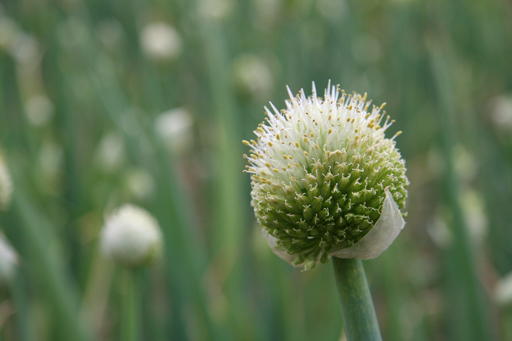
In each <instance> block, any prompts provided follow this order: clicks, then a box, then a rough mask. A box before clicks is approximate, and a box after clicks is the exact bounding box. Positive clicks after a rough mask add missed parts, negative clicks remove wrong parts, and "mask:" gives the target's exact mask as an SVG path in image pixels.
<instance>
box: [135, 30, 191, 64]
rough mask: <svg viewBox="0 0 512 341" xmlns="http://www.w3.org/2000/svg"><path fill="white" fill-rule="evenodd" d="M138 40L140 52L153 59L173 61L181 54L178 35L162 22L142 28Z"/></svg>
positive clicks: (180, 43) (180, 42)
mask: <svg viewBox="0 0 512 341" xmlns="http://www.w3.org/2000/svg"><path fill="white" fill-rule="evenodd" d="M140 40H141V45H142V50H143V51H144V52H145V53H146V54H147V55H148V56H149V57H151V58H153V59H157V60H161V59H174V58H176V57H178V56H179V54H180V53H181V49H182V41H181V37H180V34H179V33H178V31H176V29H175V28H174V27H172V26H170V25H168V24H166V23H164V22H154V23H151V24H149V25H147V26H146V27H144V28H143V29H142V32H141V34H140Z"/></svg>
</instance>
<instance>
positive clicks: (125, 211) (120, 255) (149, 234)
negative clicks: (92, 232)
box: [101, 205, 162, 267]
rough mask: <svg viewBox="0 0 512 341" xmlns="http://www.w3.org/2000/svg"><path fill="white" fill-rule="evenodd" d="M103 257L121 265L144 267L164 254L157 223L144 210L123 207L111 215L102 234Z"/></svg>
mask: <svg viewBox="0 0 512 341" xmlns="http://www.w3.org/2000/svg"><path fill="white" fill-rule="evenodd" d="M101 248H102V251H103V253H104V254H105V255H106V256H107V257H109V258H112V259H113V260H114V261H116V262H117V263H119V264H122V265H126V266H132V267H137V266H143V265H148V264H150V263H152V262H153V261H155V260H156V259H157V258H158V257H159V256H160V254H161V251H162V233H161V231H160V227H159V226H158V223H157V221H156V220H155V219H154V218H153V217H152V216H151V215H150V214H149V213H148V212H147V211H145V210H144V209H142V208H140V207H136V206H133V205H124V206H122V207H121V208H119V209H118V210H116V211H115V212H114V213H112V214H111V215H110V216H109V217H108V218H107V220H106V221H105V225H104V227H103V231H102V234H101Z"/></svg>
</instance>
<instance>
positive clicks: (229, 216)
mask: <svg viewBox="0 0 512 341" xmlns="http://www.w3.org/2000/svg"><path fill="white" fill-rule="evenodd" d="M196 23H197V25H198V26H199V30H200V33H201V36H202V39H203V44H204V49H205V55H206V65H207V70H208V85H209V87H208V90H209V95H210V101H211V103H212V112H213V114H214V115H215V117H216V124H217V129H218V130H217V133H218V140H217V146H216V147H217V148H216V156H217V157H218V159H217V160H216V163H215V167H216V169H215V178H216V181H215V183H216V185H215V186H214V188H213V191H214V193H213V196H212V198H213V199H214V200H213V202H212V203H213V212H214V223H213V234H212V238H213V243H214V245H213V248H214V252H215V254H216V257H215V258H217V257H218V259H219V260H220V264H218V265H217V264H215V261H214V262H212V266H213V269H212V270H213V271H214V272H213V273H214V277H215V278H216V279H217V280H218V282H219V283H218V284H219V287H222V286H224V285H225V282H226V279H227V277H228V274H230V275H231V279H232V282H231V283H232V286H230V290H229V294H230V295H229V297H228V301H229V304H230V305H231V306H230V307H229V308H228V314H229V313H231V318H233V319H234V320H235V321H236V325H241V324H243V323H246V322H247V319H245V316H246V315H244V314H242V313H241V312H243V311H245V310H246V309H244V307H246V304H247V302H246V300H245V296H244V295H243V294H242V291H241V288H240V283H241V281H242V278H241V271H242V270H243V267H240V268H238V267H237V269H238V270H240V271H235V269H234V265H235V264H236V262H237V261H239V260H240V251H241V247H242V244H243V232H244V231H247V229H244V223H243V222H242V212H243V206H242V202H243V201H242V199H241V195H240V193H241V184H242V181H241V179H242V169H243V168H242V166H241V165H242V164H241V160H242V158H241V155H242V153H241V150H240V147H241V137H239V136H238V135H237V132H238V131H239V129H238V127H237V124H236V123H237V115H236V113H235V103H234V102H235V100H234V98H233V93H234V91H233V89H232V82H231V81H230V79H229V76H230V74H231V72H230V58H229V54H228V51H229V48H228V43H227V42H226V36H227V35H226V32H225V30H224V28H223V23H222V19H218V18H210V17H207V18H203V19H202V20H197V22H196ZM217 266H219V267H217ZM219 270H220V271H219ZM235 278H236V279H235ZM226 291H227V290H226ZM213 308H214V309H215V308H216V307H213ZM222 313H223V312H222ZM220 318H221V321H220V323H221V324H222V325H221V327H220V328H221V330H222V332H223V335H222V337H223V339H224V338H226V337H228V338H231V337H232V335H231V334H232V330H231V329H233V328H230V325H233V324H235V323H233V324H232V323H226V322H227V321H225V320H224V321H223V319H224V318H225V317H224V316H220Z"/></svg>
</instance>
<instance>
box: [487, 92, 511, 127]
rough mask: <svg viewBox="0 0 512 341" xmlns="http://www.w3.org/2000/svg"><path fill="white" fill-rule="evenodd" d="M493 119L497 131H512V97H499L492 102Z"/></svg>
mask: <svg viewBox="0 0 512 341" xmlns="http://www.w3.org/2000/svg"><path fill="white" fill-rule="evenodd" d="M490 105H491V118H492V122H493V123H494V125H495V127H496V129H497V130H500V131H510V130H512V97H510V96H505V95H501V96H497V97H495V98H493V99H492V100H491V102H490Z"/></svg>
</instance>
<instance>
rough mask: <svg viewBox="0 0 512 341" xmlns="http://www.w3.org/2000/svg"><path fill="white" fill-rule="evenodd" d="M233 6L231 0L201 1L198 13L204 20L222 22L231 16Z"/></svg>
mask: <svg viewBox="0 0 512 341" xmlns="http://www.w3.org/2000/svg"><path fill="white" fill-rule="evenodd" d="M233 5H234V4H233V0H201V1H200V2H199V12H200V14H201V15H202V16H204V17H205V18H208V19H212V20H218V21H222V20H224V19H226V18H227V17H228V16H229V15H230V14H231V12H232V11H233V7H234V6H233Z"/></svg>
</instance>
